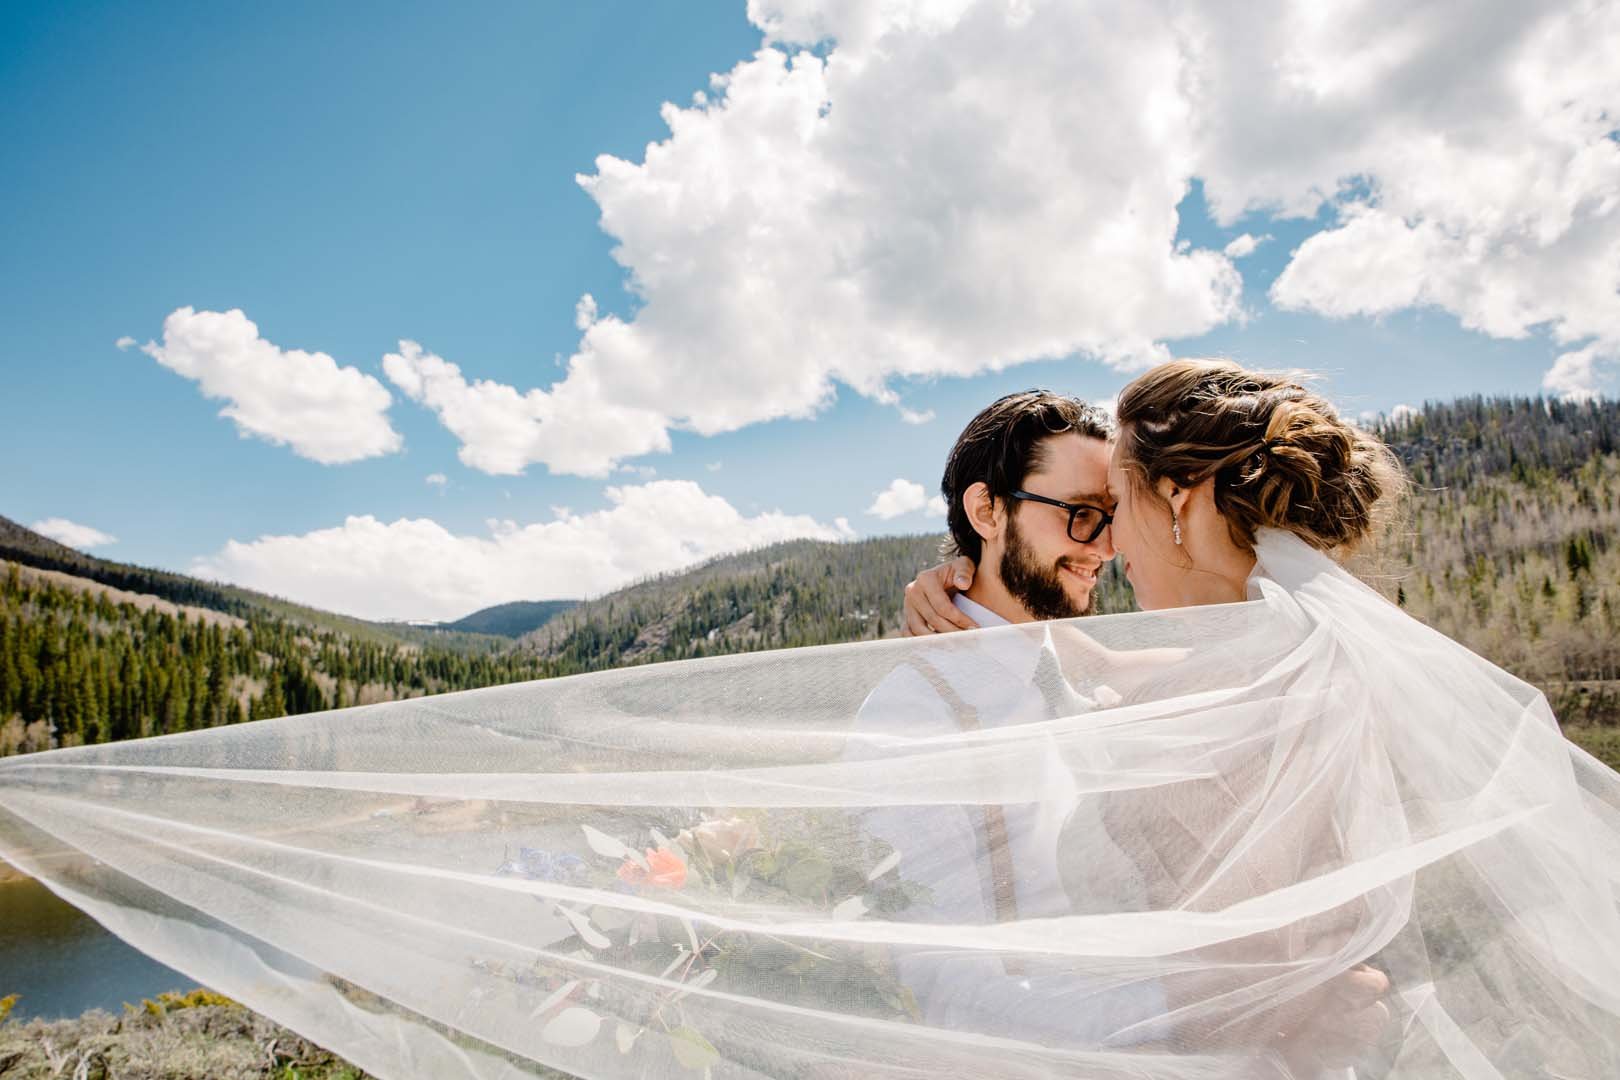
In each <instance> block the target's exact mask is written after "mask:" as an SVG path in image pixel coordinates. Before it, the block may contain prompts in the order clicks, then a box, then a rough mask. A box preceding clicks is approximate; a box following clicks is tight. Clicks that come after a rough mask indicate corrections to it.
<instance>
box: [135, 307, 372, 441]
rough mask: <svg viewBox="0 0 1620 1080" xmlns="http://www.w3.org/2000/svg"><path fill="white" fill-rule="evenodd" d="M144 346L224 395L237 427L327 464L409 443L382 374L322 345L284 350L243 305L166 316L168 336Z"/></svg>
mask: <svg viewBox="0 0 1620 1080" xmlns="http://www.w3.org/2000/svg"><path fill="white" fill-rule="evenodd" d="M141 351H142V352H144V353H146V354H147V355H148V356H150V357H152V359H154V360H156V361H157V362H158V363H160V364H162V365H163V366H164V367H166V368H168V369H169V370H171V371H174V372H176V373H178V374H180V375H184V376H185V377H186V378H188V379H191V380H193V381H194V382H196V383H197V385H198V388H199V389H201V391H202V393H203V395H204V396H205V397H210V398H215V399H221V400H223V401H224V402H225V407H224V408H222V409H221V410H220V411H219V414H220V415H221V416H226V417H229V418H230V419H231V420H233V421H235V422H236V427H237V431H238V432H239V433H240V434H242V435H243V436H252V437H254V438H259V439H263V440H265V441H266V442H270V443H274V444H276V445H278V446H290V447H291V448H292V450H293V452H294V453H296V454H298V455H299V456H301V457H306V458H309V459H310V460H311V461H318V462H320V463H321V464H323V465H336V464H341V463H344V462H350V461H359V460H361V459H362V458H369V457H377V456H379V455H382V454H391V453H394V452H395V451H397V450H399V449H400V447H402V446H403V445H404V440H403V439H402V438H400V435H399V433H398V432H397V431H395V430H394V429H393V427H392V426H391V425H390V424H389V422H388V415H387V414H388V407H389V405H390V404H391V403H392V401H393V399H392V397H391V396H390V395H389V393H388V390H387V388H386V387H384V386H383V384H382V383H381V382H379V381H378V380H377V379H376V378H374V377H372V376H370V375H367V374H365V373H364V372H362V371H361V370H359V369H358V368H353V367H339V366H338V363H337V361H336V360H334V359H332V357H330V356H328V355H327V354H326V353H322V352H315V353H310V352H304V351H302V350H299V349H281V348H278V347H277V346H275V345H273V344H271V343H270V342H268V341H266V340H264V339H263V338H261V337H260V336H259V328H258V327H257V326H256V325H254V324H253V322H251V321H250V320H249V319H248V317H247V316H246V315H244V314H243V313H242V312H241V311H240V310H238V309H233V310H231V311H226V312H218V311H195V310H193V309H192V308H189V307H183V308H179V309H177V310H175V311H173V312H170V313H169V316H168V317H167V318H166V319H164V320H163V342H162V344H158V343H157V342H150V341H149V342H147V343H146V344H145V345H143V346H141Z"/></svg>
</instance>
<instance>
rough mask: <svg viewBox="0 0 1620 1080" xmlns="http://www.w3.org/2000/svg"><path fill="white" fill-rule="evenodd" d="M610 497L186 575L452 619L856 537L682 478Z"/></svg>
mask: <svg viewBox="0 0 1620 1080" xmlns="http://www.w3.org/2000/svg"><path fill="white" fill-rule="evenodd" d="M606 491H607V496H608V501H609V504H610V505H609V506H608V507H607V508H606V509H603V510H597V511H593V512H591V513H587V514H575V513H572V512H571V511H569V510H568V509H567V508H565V507H553V508H552V511H553V513H554V514H555V517H554V518H553V519H552V520H549V521H544V522H536V523H530V524H521V523H519V522H516V521H512V520H504V519H503V520H492V521H490V522H489V523H488V529H489V531H488V534H487V535H483V536H467V535H459V534H456V533H453V532H451V531H450V530H448V529H446V528H445V527H444V526H442V525H440V524H439V523H437V522H435V521H433V520H431V519H427V518H400V519H398V520H396V521H392V522H383V521H380V520H378V519H377V518H375V517H372V516H371V515H356V516H352V517H349V518H347V519H345V520H344V522H343V524H341V525H338V526H334V527H332V528H328V529H319V530H316V531H314V532H308V533H303V534H301V535H289V536H262V537H259V538H258V539H256V540H248V541H235V540H233V541H231V542H229V543H227V544H226V545H225V546H224V548H222V549H221V550H220V551H218V552H216V553H215V554H213V555H210V556H208V557H206V558H203V559H199V560H197V561H196V562H195V563H194V564H193V566H192V571H193V572H194V573H197V574H199V575H202V576H205V577H209V578H216V579H220V580H225V581H231V582H235V583H237V584H241V585H246V586H248V587H250V588H254V589H260V590H262V591H265V592H269V593H273V594H276V595H279V596H285V597H289V598H292V599H294V600H298V601H301V602H304V603H309V604H314V605H316V606H318V607H322V608H327V609H330V610H334V611H341V612H345V613H348V614H353V615H359V616H363V617H367V618H378V619H388V618H420V619H440V620H448V619H455V618H459V617H460V616H462V615H466V614H468V613H469V612H472V611H475V610H477V609H479V608H481V607H487V606H489V605H491V604H497V603H502V602H505V601H508V600H544V599H557V598H570V597H583V596H592V595H597V594H600V593H602V592H605V591H609V590H611V589H614V588H617V587H619V586H621V585H625V584H627V583H629V582H631V581H634V580H635V579H637V578H641V577H645V576H647V575H649V574H656V573H660V572H663V571H667V570H675V569H678V568H680V567H683V566H687V565H690V564H692V563H694V562H698V561H701V560H703V559H706V558H709V557H711V556H714V555H720V554H723V553H725V552H729V551H737V550H741V549H745V548H751V547H757V546H760V545H763V544H771V543H775V542H777V541H779V540H789V539H795V538H800V537H810V538H814V539H821V540H843V539H848V538H849V536H851V535H852V533H851V531H850V530H849V528H848V523H847V522H844V523H842V524H839V523H836V522H835V523H834V524H833V525H826V524H823V523H821V522H819V521H816V520H815V519H814V518H811V517H808V516H806V515H799V514H784V513H781V512H780V511H775V510H772V511H768V512H765V513H760V514H755V515H752V516H744V515H743V514H742V513H740V512H739V511H738V510H737V509H736V508H734V507H733V506H732V505H731V504H730V503H728V502H727V501H726V500H725V499H723V498H721V497H719V496H717V495H711V494H708V493H706V492H704V491H703V489H702V488H700V487H699V486H698V485H697V484H694V483H692V482H690V481H685V480H659V481H655V482H653V483H649V484H642V485H639V486H632V487H609V488H607V489H606Z"/></svg>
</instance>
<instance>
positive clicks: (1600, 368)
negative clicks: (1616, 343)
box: [1541, 345, 1614, 401]
mask: <svg viewBox="0 0 1620 1080" xmlns="http://www.w3.org/2000/svg"><path fill="white" fill-rule="evenodd" d="M1604 359H1606V356H1605V353H1604V351H1603V350H1602V349H1600V348H1599V347H1597V346H1595V345H1589V346H1587V347H1586V348H1584V349H1576V350H1575V351H1573V352H1567V353H1564V354H1562V355H1561V356H1559V357H1558V359H1557V360H1556V361H1555V362H1554V363H1553V366H1552V369H1551V370H1549V371H1548V372H1547V374H1545V375H1543V376H1542V377H1541V388H1542V389H1543V390H1545V391H1547V392H1548V393H1550V394H1554V395H1556V396H1558V397H1561V398H1563V399H1564V400H1565V401H1590V400H1592V399H1593V398H1595V397H1597V396H1599V395H1600V394H1602V393H1603V392H1604V390H1605V389H1607V388H1608V387H1609V386H1611V385H1613V381H1614V380H1613V375H1612V373H1611V372H1609V371H1607V370H1605V365H1603V364H1601V363H1600V362H1601V361H1602V360H1604Z"/></svg>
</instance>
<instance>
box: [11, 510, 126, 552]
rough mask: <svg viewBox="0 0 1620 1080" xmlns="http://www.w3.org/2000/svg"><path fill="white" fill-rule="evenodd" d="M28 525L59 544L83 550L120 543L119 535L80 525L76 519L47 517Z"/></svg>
mask: <svg viewBox="0 0 1620 1080" xmlns="http://www.w3.org/2000/svg"><path fill="white" fill-rule="evenodd" d="M28 527H29V528H30V529H33V530H34V531H35V532H37V533H39V534H40V535H41V536H48V537H50V538H51V539H52V540H55V541H56V542H57V543H59V544H66V545H67V546H68V547H70V548H78V549H80V550H81V551H82V550H85V549H88V548H93V547H101V546H102V545H104V544H116V543H118V537H116V536H111V535H109V534H107V533H104V532H102V531H101V530H100V529H95V528H92V527H90V526H89V525H80V524H79V523H78V522H76V521H69V520H68V519H67V518H46V519H44V520H43V521H36V522H34V523H33V524H32V525H30V526H28Z"/></svg>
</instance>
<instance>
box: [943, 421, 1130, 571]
mask: <svg viewBox="0 0 1620 1080" xmlns="http://www.w3.org/2000/svg"><path fill="white" fill-rule="evenodd" d="M1070 431H1075V432H1079V433H1080V434H1081V435H1087V436H1090V437H1091V438H1094V439H1109V438H1112V437H1113V434H1114V422H1113V421H1112V420H1111V419H1109V416H1108V413H1106V412H1105V411H1103V410H1102V409H1100V408H1098V407H1097V406H1095V405H1088V404H1086V403H1085V402H1084V401H1081V400H1080V399H1079V398H1077V397H1069V396H1068V395H1067V394H1055V393H1053V392H1052V391H1050V390H1023V391H1020V392H1019V393H1016V394H1008V395H1007V396H1006V397H1003V398H998V399H997V400H995V401H993V402H991V404H990V405H989V407H987V408H986V409H985V410H984V411H983V412H981V413H979V415H978V416H975V417H974V418H973V419H972V420H969V421H968V425H967V427H965V428H963V429H962V434H960V435H958V436H957V437H956V445H955V446H953V447H951V456H950V457H948V458H946V459H945V476H944V478H943V479H941V480H940V482H939V493H940V494H941V495H943V496H944V497H945V507H946V515H945V520H946V523H947V524H948V526H949V528H950V536H949V537H948V538H947V540H946V543H945V554H946V555H966V556H967V557H968V558H970V559H972V560H973V561H974V562H975V563H977V562H978V561H979V557H980V556H981V555H982V554H983V551H984V543H983V541H982V540H981V539H980V537H979V534H978V533H977V532H975V531H974V529H973V525H972V523H970V522H969V521H968V516H967V511H966V510H964V509H963V508H962V493H963V492H964V491H966V490H967V489H968V488H970V487H972V486H973V485H974V484H977V483H980V482H981V481H982V482H983V483H984V484H985V486H986V487H988V488H989V489H990V497H991V498H992V499H996V500H1005V499H1007V498H1008V497H1010V496H1011V495H1012V493H1013V492H1015V491H1017V490H1018V489H1019V488H1021V487H1023V486H1024V477H1026V476H1028V475H1029V474H1030V473H1031V472H1034V471H1035V470H1037V469H1039V468H1040V467H1041V464H1042V462H1043V459H1044V455H1045V445H1046V440H1047V438H1048V437H1050V436H1052V435H1062V434H1064V433H1066V432H1070Z"/></svg>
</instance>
